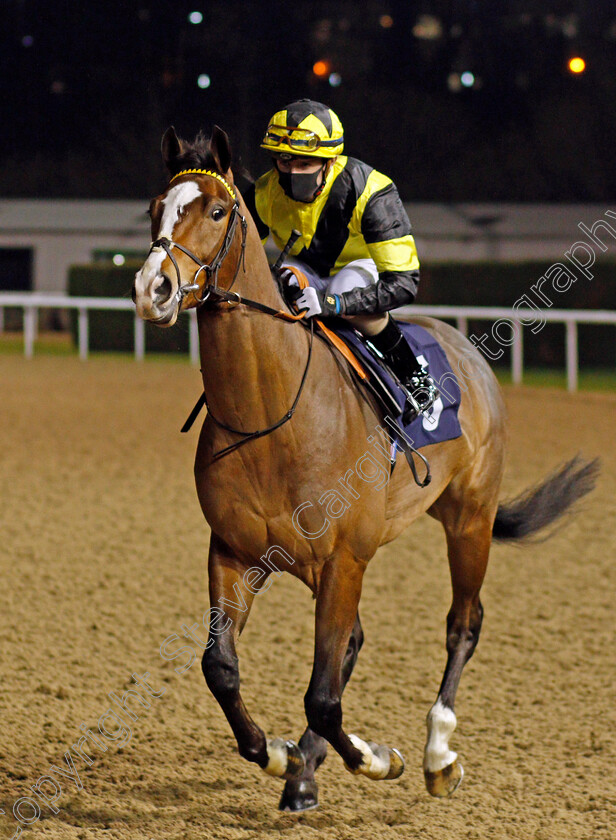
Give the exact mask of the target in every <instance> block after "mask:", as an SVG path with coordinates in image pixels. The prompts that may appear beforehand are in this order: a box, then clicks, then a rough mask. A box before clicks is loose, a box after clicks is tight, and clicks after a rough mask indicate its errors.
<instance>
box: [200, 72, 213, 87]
mask: <svg viewBox="0 0 616 840" xmlns="http://www.w3.org/2000/svg"><path fill="white" fill-rule="evenodd" d="M211 84H212V80H211V79H210V77H209V76H208V74H207V73H201V75H200V76H199V77H198V78H197V85H198V86H199V87H200V88H201V90H205V89H206V88H209V86H210V85H211Z"/></svg>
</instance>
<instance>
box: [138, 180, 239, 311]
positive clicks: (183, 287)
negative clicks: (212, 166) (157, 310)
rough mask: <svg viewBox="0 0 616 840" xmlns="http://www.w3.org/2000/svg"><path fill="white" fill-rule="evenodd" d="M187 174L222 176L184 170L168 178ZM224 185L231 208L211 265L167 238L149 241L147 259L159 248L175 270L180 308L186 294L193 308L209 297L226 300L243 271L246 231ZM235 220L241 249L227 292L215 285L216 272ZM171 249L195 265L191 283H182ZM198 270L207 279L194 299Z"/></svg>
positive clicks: (176, 297)
mask: <svg viewBox="0 0 616 840" xmlns="http://www.w3.org/2000/svg"><path fill="white" fill-rule="evenodd" d="M189 172H190V173H200V174H204V175H213V176H214V177H217V178H218V180H222V177H221V176H220V175H218V174H217V173H215V172H209V171H208V170H205V169H202V170H184V171H183V172H178V174H177V175H175V176H174V178H172V179H171V181H174V180H175V178H179V176H180V175H187V174H189ZM224 184H225V186H226V187H227V189H228V191H229V192H230V194H231V195H232V197H233V207H232V208H231V213H230V215H229V221H228V223H227V230H226V232H225V237H224V239H223V241H222V244H221V246H220V248H219V249H218V252H217V253H216V255H215V256H214V257H213V259H212V261H211V262H209V263H205V262H203V260H200V259H199V257H198V256H197V255H196V254H195V253H193V252H192V251H191V250H189V249H188V248H185V247H184V245H180V243H179V242H174V241H173V240H172V239H169V238H168V237H166V236H162V237H161V238H160V239H156V240H155V241H154V242H152V245H151V246H150V251H149V254H148V256H149V255H150V254H151V253H152V251H154V249H155V248H162V249H163V251H164V252H165V253H166V254H167V256H168V257H169V259H170V260H171V262H172V264H173V267H174V268H175V273H176V277H177V281H178V290H177V292H176V294H175V299H176V300H177V303H178V307H179V306H181V305H182V301H183V299H184V298H185V297H186V295H188V294H190V293H191V292H192V293H193V294H194V296H195V300H196V301H197V306H198V307H199V306H203V304H204V303H207V301H208V300H209V299H210V298H211V297H212V295H217V296H218V297H219V298H221V299H224V300H228V299H229V298H227V297H226V295H227V294H229V292H230V291H231V288H232V286H233V284H234V283H235V281H236V280H237V276H238V274H239V272H240V267H241V266H242V264H244V268H245V254H246V231H247V229H248V223H247V221H246V218H245V216H242V215H241V213H240V205H239V202H238V200H237V197H236V195H235V193H233V192H232V191H231V187H230V186H229V184H227V182H226V181H224ZM238 221H239V222H240V223H241V227H242V246H241V249H240V254H239V258H238V261H237V266H236V268H235V273H234V274H233V280H232V281H231V284H230V286H229V288H228V289H221V288H219V287H218V285H217V280H218V270H219V269H220V267H221V265H222V264H223V262H224V260H225V257H226V256H227V254H228V253H229V251H230V250H231V245H232V244H233V239H234V237H235V231H236V229H237V224H238ZM173 248H177V249H178V251H182V253H184V254H186V256H187V257H190V259H191V260H192V261H193V262H194V263H196V264H197V266H198V268H197V270H196V271H195V273H194V275H193V278H192V282H190V283H184V284H182V277H181V274H180V267H179V266H178V263H177V260H176V258H175V257H174V255H173ZM202 271H203V272H205V276H206V278H207V280H208V283H207V285H206V284H204V286H203V291H202V294H201V297H200V298H197V295H196V293H197V292H198V291H199V284H198V282H197V280H198V278H199V275H200V274H201V272H202ZM211 280H213V282H209V281H211ZM238 297H239V296H238V295H235V294H234V295H231V296H230V299H231V300H234V301H235V299H236V298H238ZM236 302H238V303H239V300H237V301H236Z"/></svg>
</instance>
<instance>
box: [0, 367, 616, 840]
mask: <svg viewBox="0 0 616 840" xmlns="http://www.w3.org/2000/svg"><path fill="white" fill-rule="evenodd" d="M199 390H200V382H199V374H198V372H197V371H195V370H193V369H191V368H189V366H188V365H187V364H185V363H181V362H177V361H169V362H154V361H148V362H146V363H144V364H137V363H134V362H133V361H120V360H117V359H93V360H91V361H89V362H87V363H79V362H78V361H77V360H73V359H54V358H35V359H34V360H32V361H30V362H27V361H25V360H23V359H21V358H8V357H4V358H0V412H1V416H2V421H1V424H0V464H1V467H0V494H1V495H0V498H1V500H2V504H1V506H0V521H1V530H0V534H1V571H2V587H1V589H2V610H1V612H0V637H1V643H0V658H1V663H2V670H1V673H2V692H1V694H0V711H1V720H2V730H1V734H2V737H1V739H0V780H1V785H0V808H2V809H3V810H4V813H3V814H1V813H0V838H9V837H11V836H12V835H13V833H14V832H15V830H16V828H17V826H18V825H19V824H18V823H17V822H16V820H15V819H14V817H13V814H12V809H13V806H14V803H16V802H18V801H19V800H20V798H23V797H30V798H34V800H36V796H35V795H34V792H33V791H32V790H31V787H32V786H33V785H35V786H36V785H37V782H38V781H39V779H40V778H41V777H42V776H45V775H46V774H49V771H50V766H51V765H54V766H56V767H60V768H64V769H65V771H66V773H67V774H68V772H69V769H70V768H69V767H68V765H67V764H66V762H65V759H64V754H65V753H66V752H67V751H69V750H70V749H71V747H72V745H73V744H76V743H77V742H78V739H79V738H80V737H82V735H83V733H82V731H81V730H80V726H81V725H82V724H84V725H85V726H86V728H88V727H89V728H91V729H92V730H94V731H97V729H98V723H99V721H100V720H101V718H103V722H104V725H105V726H106V727H107V729H108V731H109V732H111V733H113V734H115V735H116V736H117V737H116V740H115V741H111V740H110V739H109V738H107V739H106V741H105V742H103V741H101V742H100V743H101V744H103V746H105V744H106V745H107V749H106V751H105V752H103V751H101V750H100V749H97V747H96V746H93V745H92V744H91V745H90V756H91V762H92V763H91V766H86V765H85V763H84V762H83V761H79V760H75V770H76V771H77V773H78V776H79V780H77V779H75V778H73V779H71V778H70V777H69V775H64V776H63V775H61V774H59V773H56V778H57V780H58V781H59V782H60V785H61V789H62V792H61V794H60V795H59V796H58V799H57V802H56V804H55V806H54V807H55V808H56V809H57V813H53V812H52V809H50V807H48V806H45V805H41V812H40V818H39V819H37V820H36V821H35V822H33V823H32V825H31V826H30V827H29V828H28V829H27V830H26V831H25V832H24V836H25V837H27V838H29V837H31V838H33V840H34V838H37V837H40V838H54V840H69V838H70V840H77V838H84V839H85V838H87V840H94V838H96V840H98V838H114V840H115V838H117V840H120V838H121V840H125V838H126V840H128V839H129V838H130V840H151V838H155V840H159V838H160V840H162V838H165V840H180V838H182V839H184V838H186V840H204V839H205V838H216V840H253V838H254V840H256V839H257V838H259V840H260V839H261V838H301V840H304V839H305V840H312V838H324V839H325V840H346V838H348V839H349V840H368V838H370V840H372V838H378V840H389V838H417V840H419V838H421V840H449V838H452V840H453V838H455V840H460V838H469V840H470V839H471V838H472V839H473V840H486V839H487V838H490V840H517V839H518V838H519V840H561V838H562V840H613V838H614V837H615V836H616V781H615V779H616V774H615V771H614V767H615V766H616V680H615V656H614V649H615V645H614V642H615V626H616V622H615V620H614V610H615V602H616V597H615V596H616V515H615V513H616V506H615V501H614V500H615V499H616V442H615V436H614V432H615V430H616V396H613V395H609V394H580V395H577V396H571V395H567V394H565V393H564V392H560V391H550V390H534V389H525V388H518V389H513V388H509V389H506V401H507V405H508V409H509V413H510V420H511V441H510V450H509V456H508V467H507V472H506V478H505V483H504V488H503V496H504V497H505V496H511V495H513V494H515V493H517V492H519V491H520V490H522V489H523V488H525V487H526V486H528V485H529V484H531V483H534V482H536V481H538V480H539V479H540V478H541V477H543V476H544V475H545V474H546V473H547V472H549V471H551V470H552V469H553V468H554V467H555V466H556V465H557V464H558V463H560V462H562V461H563V460H566V459H568V458H569V457H571V456H572V455H573V454H575V452H577V451H581V452H582V453H583V454H584V455H586V456H594V455H600V456H601V458H602V459H603V473H602V476H601V479H600V481H599V485H598V488H597V490H596V491H595V492H594V494H593V495H592V497H590V498H589V499H588V500H587V501H586V503H585V504H584V507H583V510H582V511H580V512H579V513H578V515H577V516H576V518H575V519H573V520H572V521H571V522H570V523H569V525H568V527H567V528H566V529H565V530H562V531H561V532H559V533H557V534H556V535H555V536H553V537H552V538H551V539H550V540H549V541H548V542H545V543H542V544H540V545H534V546H530V547H527V548H524V549H518V548H514V547H502V546H496V547H494V548H493V550H492V556H491V561H490V567H489V569H488V575H487V579H486V582H485V585H484V588H483V593H482V598H483V603H484V607H485V621H484V629H483V633H482V637H481V641H480V643H479V647H478V649H477V653H476V655H475V657H474V659H473V660H472V661H471V663H470V664H469V665H468V666H467V669H466V671H465V674H464V676H463V680H462V685H461V688H460V691H459V694H458V702H457V708H456V711H457V714H458V729H457V731H456V733H455V736H454V738H453V740H452V747H453V748H454V749H455V750H456V751H457V752H458V753H459V756H460V759H461V761H462V763H463V765H464V767H465V770H466V776H465V779H464V782H463V784H462V786H461V788H460V789H459V790H458V792H457V793H456V794H455V796H454V797H452V798H451V799H450V800H447V801H437V800H434V799H431V798H430V797H429V796H428V795H427V793H426V792H425V790H424V784H423V778H422V771H421V761H422V748H423V743H424V732H425V726H424V721H425V716H426V713H427V712H428V709H429V707H430V705H431V703H432V702H433V700H434V697H435V694H436V690H437V688H438V685H439V682H440V679H441V676H442V670H443V667H444V662H445V652H444V638H445V616H446V614H447V610H448V608H449V600H450V586H449V579H448V570H447V561H446V557H445V545H444V536H443V532H442V530H441V529H440V526H439V525H438V524H437V523H435V522H434V521H432V520H431V519H429V518H428V517H423V518H422V519H420V520H419V521H417V522H416V523H415V524H414V525H413V526H412V527H411V528H410V529H409V530H408V531H406V532H405V534H404V535H403V536H402V537H401V538H400V539H398V540H396V541H395V542H394V543H392V544H390V545H388V546H386V547H385V548H383V549H382V550H381V551H380V552H379V553H378V554H377V556H376V557H375V558H374V560H373V561H372V564H371V566H370V568H369V570H368V573H367V575H366V581H365V587H364V595H363V598H362V603H361V610H360V612H361V616H362V622H363V626H364V630H365V633H366V644H365V646H364V648H363V650H362V653H361V656H360V658H359V661H358V663H357V666H356V669H355V673H354V675H353V678H352V680H351V682H350V684H349V687H348V689H347V692H346V694H345V697H344V713H345V723H346V727H347V729H348V731H352V732H356V733H357V734H359V735H361V736H362V737H364V738H366V739H367V740H375V741H378V742H381V743H387V744H389V745H391V746H396V747H398V748H399V749H400V750H401V751H402V752H403V753H404V755H405V757H406V760H407V770H406V772H405V774H404V775H403V776H402V777H401V779H400V780H398V781H395V782H372V781H370V780H368V779H365V778H357V777H352V776H350V775H349V774H348V773H347V772H346V771H345V770H344V768H343V765H342V761H341V760H340V758H339V757H338V756H337V755H336V754H334V753H333V752H332V751H331V750H330V755H329V757H328V759H327V761H326V762H325V764H324V765H323V767H322V769H321V770H320V771H319V780H320V798H321V806H320V808H319V809H318V810H317V811H313V812H309V813H306V814H305V815H303V816H299V817H292V816H287V815H285V814H282V813H280V812H279V811H278V810H277V804H278V799H279V796H280V793H281V790H282V783H281V782H280V781H278V780H275V779H272V778H269V777H267V776H265V774H263V773H262V771H260V770H259V769H258V768H257V767H255V766H254V765H250V764H248V763H247V762H245V761H243V760H242V759H241V758H240V757H239V756H238V754H237V752H236V749H235V742H234V740H233V737H232V735H231V731H230V729H229V727H228V725H227V722H226V720H225V718H224V716H223V714H222V712H221V711H220V709H219V708H218V706H217V704H216V703H215V701H214V699H213V698H212V697H211V695H210V694H209V692H208V691H207V689H206V687H205V683H204V680H203V677H202V674H201V668H200V664H199V655H200V651H198V650H197V651H196V655H193V653H192V648H191V645H190V643H188V642H187V641H186V640H184V644H185V646H186V650H185V652H184V653H182V654H181V655H179V656H178V657H177V658H176V659H175V660H173V661H165V660H164V659H163V658H162V657H161V655H160V652H159V649H160V647H161V645H162V644H163V642H164V641H165V640H166V639H168V638H169V637H170V636H172V635H173V634H177V635H181V634H182V629H181V628H182V625H183V624H184V625H187V626H190V625H192V624H194V623H195V622H200V621H201V616H202V615H203V613H204V612H205V610H206V608H207V594H206V593H207V589H206V585H207V580H206V557H207V546H208V538H209V533H208V529H207V527H206V524H205V522H204V520H203V518H202V516H201V512H200V509H199V506H198V503H197V498H196V493H195V490H194V486H193V476H192V463H193V456H194V451H195V447H196V437H197V431H196V429H195V430H193V431H192V432H191V433H190V434H188V435H180V434H179V428H180V426H181V424H182V422H183V421H184V419H185V417H186V415H187V414H188V412H189V410H190V409H191V408H192V405H193V403H194V400H195V399H196V397H197V396H198V394H199ZM313 608H314V605H313V602H312V600H311V597H310V594H309V592H308V590H307V589H305V588H303V587H302V586H301V584H299V583H298V582H297V581H296V580H294V579H292V578H290V577H289V576H283V577H281V578H280V579H277V580H276V581H275V582H274V584H273V585H272V587H271V588H270V589H269V590H268V591H267V592H265V593H263V594H262V595H260V596H259V597H258V598H257V599H256V604H255V607H254V609H253V613H252V615H251V618H250V621H249V623H248V626H247V629H246V631H245V633H244V635H243V636H242V639H241V642H240V646H239V653H240V666H241V673H242V681H243V692H244V696H245V700H246V702H247V705H248V706H249V708H250V710H251V711H252V713H253V715H254V717H255V718H256V719H257V721H258V722H259V723H260V725H261V726H262V727H263V728H264V729H265V731H266V732H267V733H268V735H269V736H270V737H274V736H285V737H293V738H295V739H297V738H298V737H299V735H300V734H301V732H302V730H303V727H304V713H303V694H304V691H305V688H306V686H307V683H308V679H309V675H310V669H311V661H312V622H313ZM180 647H181V645H180V643H179V642H177V641H176V642H174V643H173V644H172V645H171V647H170V648H168V650H169V649H172V650H178V649H179V648H180ZM192 647H194V648H196V647H197V645H194V644H193V645H192ZM181 666H184V667H185V671H184V672H183V673H181V674H178V673H177V672H176V670H175V669H176V668H178V667H181ZM145 672H148V673H149V677H148V678H147V679H148V680H149V685H150V686H151V688H152V691H153V692H156V693H159V692H161V691H163V690H164V694H161V695H160V696H158V697H154V696H152V695H148V694H147V693H146V690H145V689H142V690H141V695H142V696H144V697H145V696H149V702H150V705H149V708H145V707H144V706H143V705H140V703H139V702H138V701H136V702H133V703H132V705H131V707H130V708H131V709H133V713H134V714H135V715H136V716H137V718H138V719H137V720H132V721H130V731H128V729H127V728H125V729H124V730H121V729H119V728H118V724H117V721H116V719H114V717H113V715H108V716H107V717H106V718H105V714H106V713H107V712H108V710H110V709H118V707H117V706H116V705H114V701H113V698H110V697H109V694H110V693H113V694H115V695H116V696H118V697H119V696H120V695H122V694H123V693H124V692H125V691H126V690H127V689H128V688H130V687H131V685H132V686H134V685H135V684H134V682H132V680H131V674H132V673H136V674H138V675H143V674H144V673H145ZM118 711H119V709H118ZM127 722H128V721H127ZM78 785H81V786H82V787H81V788H80V789H79V787H78ZM40 790H42V791H43V792H46V793H47V795H48V796H50V797H53V795H54V791H53V790H52V789H51V787H50V785H49V784H47V787H45V784H44V783H43V785H42V787H41V788H40ZM36 801H39V803H40V802H41V800H40V799H38V800H36ZM18 807H19V812H20V813H21V815H22V817H23V818H24V819H28V818H31V819H33V820H34V818H35V816H36V814H35V812H34V811H33V808H32V806H30V805H29V804H28V803H27V802H25V801H22V802H21V804H20V805H19V806H18Z"/></svg>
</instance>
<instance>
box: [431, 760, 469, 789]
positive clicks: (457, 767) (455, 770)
mask: <svg viewBox="0 0 616 840" xmlns="http://www.w3.org/2000/svg"><path fill="white" fill-rule="evenodd" d="M463 776H464V770H463V769H462V765H461V764H459V763H458V762H457V761H454V762H453V763H452V764H449V765H448V766H447V767H443V769H442V770H437V771H436V772H430V770H424V778H425V780H426V788H427V789H428V793H429V794H430V796H439V797H442V796H451V794H452V793H454V791H456V790H457V789H458V787H459V786H460V782H461V781H462V778H463Z"/></svg>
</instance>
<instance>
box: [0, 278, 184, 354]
mask: <svg viewBox="0 0 616 840" xmlns="http://www.w3.org/2000/svg"><path fill="white" fill-rule="evenodd" d="M6 306H13V307H19V308H22V309H23V310H24V355H25V357H26V358H27V359H31V358H32V356H33V355H34V342H35V340H36V335H37V332H38V313H39V309H76V310H77V312H78V315H77V343H78V345H79V358H80V359H84V360H85V359H87V358H88V351H89V335H88V334H89V329H88V313H89V311H90V310H91V309H95V310H113V311H116V312H117V311H126V312H133V313H134V315H135V359H137V360H139V361H141V360H142V359H143V357H144V356H145V321H143V320H142V319H141V318H139V317H138V316H137V314H136V312H135V304H134V303H133V302H132V300H130V299H129V298H97V297H71V296H69V295H59V294H45V293H44V292H0V332H2V331H3V329H4V308H5V307H6ZM187 314H189V315H190V316H191V317H190V324H189V330H188V344H189V354H190V361H191V362H192V364H194V365H196V364H198V363H199V334H198V331H197V312H196V310H195V309H191V310H189V312H188V313H187Z"/></svg>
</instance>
